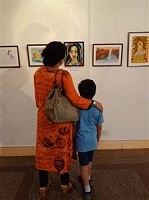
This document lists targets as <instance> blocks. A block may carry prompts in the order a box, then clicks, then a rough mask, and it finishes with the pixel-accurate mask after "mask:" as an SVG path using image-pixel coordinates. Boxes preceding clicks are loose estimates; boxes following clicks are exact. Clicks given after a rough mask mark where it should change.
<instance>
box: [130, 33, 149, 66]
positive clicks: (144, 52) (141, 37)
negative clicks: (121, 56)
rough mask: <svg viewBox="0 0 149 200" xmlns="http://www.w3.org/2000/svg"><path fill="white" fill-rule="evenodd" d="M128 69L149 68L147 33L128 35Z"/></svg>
mask: <svg viewBox="0 0 149 200" xmlns="http://www.w3.org/2000/svg"><path fill="white" fill-rule="evenodd" d="M127 66H128V67H149V32H129V33H128V55H127Z"/></svg>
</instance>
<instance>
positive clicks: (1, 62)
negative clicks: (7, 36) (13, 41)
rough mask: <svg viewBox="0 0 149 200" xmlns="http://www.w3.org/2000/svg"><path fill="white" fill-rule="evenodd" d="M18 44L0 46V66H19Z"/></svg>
mask: <svg viewBox="0 0 149 200" xmlns="http://www.w3.org/2000/svg"><path fill="white" fill-rule="evenodd" d="M19 67H20V58H19V48H18V46H0V68H19Z"/></svg>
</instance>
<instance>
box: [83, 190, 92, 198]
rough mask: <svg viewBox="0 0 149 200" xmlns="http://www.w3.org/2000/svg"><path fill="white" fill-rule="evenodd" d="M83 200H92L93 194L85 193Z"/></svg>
mask: <svg viewBox="0 0 149 200" xmlns="http://www.w3.org/2000/svg"><path fill="white" fill-rule="evenodd" d="M83 198H84V200H90V199H92V196H91V192H85V191H84V193H83Z"/></svg>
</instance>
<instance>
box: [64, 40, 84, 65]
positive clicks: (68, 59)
mask: <svg viewBox="0 0 149 200" xmlns="http://www.w3.org/2000/svg"><path fill="white" fill-rule="evenodd" d="M64 44H65V46H66V54H65V61H64V64H65V66H66V67H71V66H76V67H77V66H78V67H79V66H84V42H64Z"/></svg>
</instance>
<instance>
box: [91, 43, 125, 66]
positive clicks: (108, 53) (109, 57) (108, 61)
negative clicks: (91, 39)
mask: <svg viewBox="0 0 149 200" xmlns="http://www.w3.org/2000/svg"><path fill="white" fill-rule="evenodd" d="M122 53H123V44H121V43H118V44H93V50H92V65H93V66H94V67H108V66H121V65H122Z"/></svg>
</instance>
